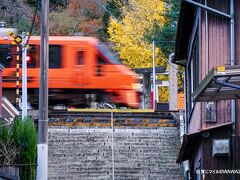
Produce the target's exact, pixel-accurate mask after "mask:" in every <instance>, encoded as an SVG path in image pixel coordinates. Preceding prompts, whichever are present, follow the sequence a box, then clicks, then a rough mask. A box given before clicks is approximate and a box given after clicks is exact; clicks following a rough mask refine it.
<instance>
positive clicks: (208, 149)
mask: <svg viewBox="0 0 240 180" xmlns="http://www.w3.org/2000/svg"><path fill="white" fill-rule="evenodd" d="M221 138H224V139H225V138H231V132H230V129H228V130H227V129H226V128H220V129H217V130H213V131H211V132H210V133H209V137H206V138H203V140H202V148H203V149H202V153H203V155H202V158H203V159H202V161H201V162H202V167H203V169H207V170H214V169H215V170H222V169H231V158H230V156H223V157H213V156H212V142H213V139H221ZM214 179H218V180H227V179H231V174H210V175H206V180H214Z"/></svg>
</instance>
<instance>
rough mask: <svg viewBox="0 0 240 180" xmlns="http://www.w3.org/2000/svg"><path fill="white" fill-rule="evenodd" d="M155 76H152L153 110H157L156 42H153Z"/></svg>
mask: <svg viewBox="0 0 240 180" xmlns="http://www.w3.org/2000/svg"><path fill="white" fill-rule="evenodd" d="M152 46H153V49H152V51H153V52H152V53H153V59H152V60H153V62H152V63H153V74H152V81H153V110H155V109H156V71H155V41H153V45H152Z"/></svg>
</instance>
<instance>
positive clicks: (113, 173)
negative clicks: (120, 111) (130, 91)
mask: <svg viewBox="0 0 240 180" xmlns="http://www.w3.org/2000/svg"><path fill="white" fill-rule="evenodd" d="M111 126H112V179H113V180H114V176H115V172H114V169H115V167H114V145H113V143H114V140H113V138H114V127H113V111H111Z"/></svg>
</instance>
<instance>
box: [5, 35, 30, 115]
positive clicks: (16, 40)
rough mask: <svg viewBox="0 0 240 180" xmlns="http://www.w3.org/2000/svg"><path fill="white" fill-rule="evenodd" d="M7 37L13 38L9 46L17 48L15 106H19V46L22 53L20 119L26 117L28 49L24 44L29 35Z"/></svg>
mask: <svg viewBox="0 0 240 180" xmlns="http://www.w3.org/2000/svg"><path fill="white" fill-rule="evenodd" d="M8 35H9V36H11V37H12V38H13V41H12V42H11V45H16V46H17V53H16V55H17V63H16V64H17V67H16V77H17V78H16V79H17V80H16V95H17V98H16V104H19V102H20V99H19V67H20V64H19V55H20V54H19V53H20V46H21V52H22V119H24V118H25V117H26V116H27V49H29V45H27V44H26V42H27V39H26V38H27V36H28V35H29V33H25V32H23V33H22V35H21V36H20V35H16V34H14V33H12V32H8Z"/></svg>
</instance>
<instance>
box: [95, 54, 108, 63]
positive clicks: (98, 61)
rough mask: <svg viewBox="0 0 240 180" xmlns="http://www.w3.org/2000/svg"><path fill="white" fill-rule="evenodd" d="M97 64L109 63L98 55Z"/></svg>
mask: <svg viewBox="0 0 240 180" xmlns="http://www.w3.org/2000/svg"><path fill="white" fill-rule="evenodd" d="M97 64H109V63H107V62H106V61H105V60H104V59H103V58H102V57H101V56H98V59H97Z"/></svg>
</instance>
